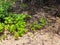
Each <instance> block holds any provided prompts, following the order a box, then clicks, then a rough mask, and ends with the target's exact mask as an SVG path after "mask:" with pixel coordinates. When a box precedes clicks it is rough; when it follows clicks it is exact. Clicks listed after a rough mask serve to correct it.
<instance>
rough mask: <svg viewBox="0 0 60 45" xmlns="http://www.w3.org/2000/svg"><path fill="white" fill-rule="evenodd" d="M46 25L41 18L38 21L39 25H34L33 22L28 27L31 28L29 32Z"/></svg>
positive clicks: (44, 20)
mask: <svg viewBox="0 0 60 45" xmlns="http://www.w3.org/2000/svg"><path fill="white" fill-rule="evenodd" d="M46 24H47V21H46V19H45V18H41V19H40V20H39V23H36V22H33V23H32V24H31V25H30V27H31V30H33V31H35V30H39V29H41V28H42V27H43V26H45V25H46Z"/></svg>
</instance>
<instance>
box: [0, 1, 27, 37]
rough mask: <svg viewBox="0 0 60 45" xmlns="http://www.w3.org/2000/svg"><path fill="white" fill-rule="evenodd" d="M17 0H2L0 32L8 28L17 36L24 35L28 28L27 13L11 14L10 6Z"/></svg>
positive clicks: (0, 6) (0, 2)
mask: <svg viewBox="0 0 60 45" xmlns="http://www.w3.org/2000/svg"><path fill="white" fill-rule="evenodd" d="M15 1H16V0H4V1H2V0H0V33H3V32H4V31H5V30H8V31H9V32H10V33H11V34H13V35H14V37H15V38H18V37H19V36H23V35H24V33H25V32H26V31H27V30H26V23H25V21H24V19H25V18H26V15H25V14H10V13H9V12H8V8H9V9H10V7H12V6H13V3H14V2H15Z"/></svg>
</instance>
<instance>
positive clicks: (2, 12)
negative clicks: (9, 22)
mask: <svg viewBox="0 0 60 45" xmlns="http://www.w3.org/2000/svg"><path fill="white" fill-rule="evenodd" d="M12 5H13V3H12V1H11V0H0V17H2V18H3V17H5V16H6V15H8V11H7V10H8V8H10V7H12Z"/></svg>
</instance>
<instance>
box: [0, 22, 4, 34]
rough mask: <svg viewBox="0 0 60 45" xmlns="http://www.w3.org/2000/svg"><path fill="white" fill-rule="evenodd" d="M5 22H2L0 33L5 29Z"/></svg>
mask: <svg viewBox="0 0 60 45" xmlns="http://www.w3.org/2000/svg"><path fill="white" fill-rule="evenodd" d="M3 29H4V24H3V23H0V33H2V32H3V31H4V30H3Z"/></svg>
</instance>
